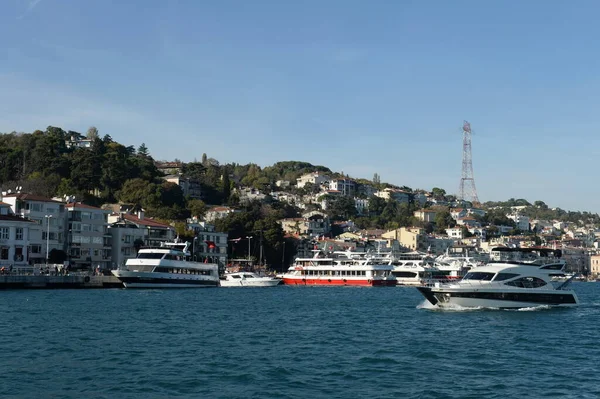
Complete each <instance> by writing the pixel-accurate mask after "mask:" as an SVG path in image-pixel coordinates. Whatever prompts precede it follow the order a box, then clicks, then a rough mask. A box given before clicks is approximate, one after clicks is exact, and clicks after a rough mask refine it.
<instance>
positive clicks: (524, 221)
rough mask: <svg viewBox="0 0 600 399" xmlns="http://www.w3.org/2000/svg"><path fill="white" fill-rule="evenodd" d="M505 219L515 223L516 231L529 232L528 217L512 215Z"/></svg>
mask: <svg viewBox="0 0 600 399" xmlns="http://www.w3.org/2000/svg"><path fill="white" fill-rule="evenodd" d="M506 217H507V218H509V219H511V220H513V221H514V222H515V223H516V225H517V229H519V230H521V231H529V216H524V215H518V214H512V215H506Z"/></svg>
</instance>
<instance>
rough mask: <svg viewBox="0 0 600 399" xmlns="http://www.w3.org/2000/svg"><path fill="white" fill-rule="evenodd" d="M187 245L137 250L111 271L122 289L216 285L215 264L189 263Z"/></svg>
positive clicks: (168, 244)
mask: <svg viewBox="0 0 600 399" xmlns="http://www.w3.org/2000/svg"><path fill="white" fill-rule="evenodd" d="M188 246H189V243H187V242H186V243H180V242H172V243H163V245H162V246H160V247H148V248H141V249H140V250H139V252H138V254H137V257H135V258H132V259H128V260H127V262H126V263H125V267H122V268H119V269H117V270H113V271H112V274H114V275H115V276H116V277H117V278H118V279H119V280H121V282H122V283H123V285H124V286H125V287H126V288H200V287H217V286H218V285H219V267H218V265H217V264H216V263H200V262H193V261H190V260H189V258H190V253H189V252H188Z"/></svg>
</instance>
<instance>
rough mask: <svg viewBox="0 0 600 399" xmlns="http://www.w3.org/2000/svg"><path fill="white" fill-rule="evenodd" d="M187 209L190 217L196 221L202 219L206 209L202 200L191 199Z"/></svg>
mask: <svg viewBox="0 0 600 399" xmlns="http://www.w3.org/2000/svg"><path fill="white" fill-rule="evenodd" d="M187 209H189V211H190V213H191V215H192V216H196V217H197V218H198V219H203V218H204V215H206V211H207V210H208V207H207V206H206V204H205V203H204V201H202V200H199V199H191V200H189V201H188V202H187Z"/></svg>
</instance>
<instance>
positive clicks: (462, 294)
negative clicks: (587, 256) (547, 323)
mask: <svg viewBox="0 0 600 399" xmlns="http://www.w3.org/2000/svg"><path fill="white" fill-rule="evenodd" d="M560 257H561V251H560V250H552V249H546V248H504V247H499V248H494V249H493V250H492V251H491V253H490V262H489V263H488V264H486V265H485V266H480V267H476V268H474V269H471V270H470V271H469V272H468V273H467V274H466V275H465V276H464V277H463V279H462V280H460V281H457V282H452V283H447V284H444V283H439V282H438V283H435V284H433V285H431V286H428V287H417V289H418V290H419V291H420V292H421V294H423V296H424V297H425V298H426V299H427V300H428V301H429V302H430V303H431V304H432V305H436V306H439V307H456V306H458V307H486V308H526V307H535V306H541V305H547V306H560V307H569V306H576V305H578V304H579V301H578V299H577V295H576V294H575V292H574V291H572V290H569V289H568V285H569V283H570V281H571V280H567V281H565V282H562V283H560V284H557V285H556V286H555V285H554V284H553V282H552V277H553V276H554V275H555V274H557V273H558V272H560V271H562V269H563V268H564V266H565V261H564V260H562V259H561V258H560Z"/></svg>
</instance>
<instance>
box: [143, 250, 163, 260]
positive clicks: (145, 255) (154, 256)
mask: <svg viewBox="0 0 600 399" xmlns="http://www.w3.org/2000/svg"><path fill="white" fill-rule="evenodd" d="M163 256H164V254H161V253H156V252H140V253H139V254H138V256H137V258H138V259H162V257H163Z"/></svg>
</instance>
